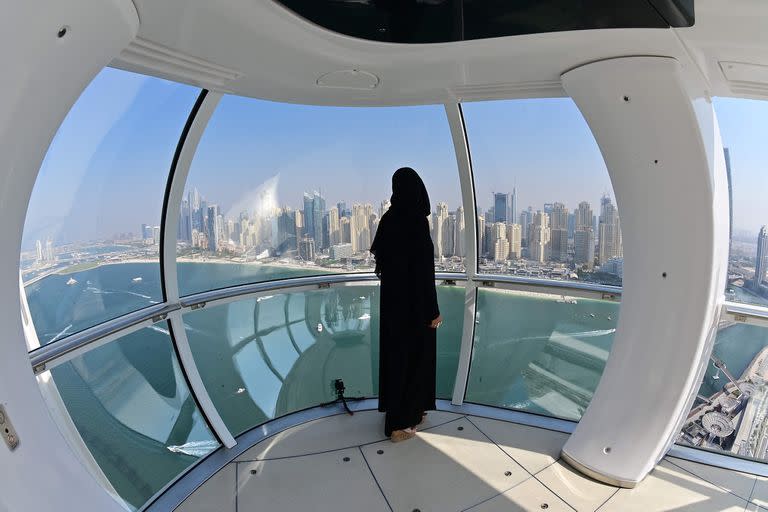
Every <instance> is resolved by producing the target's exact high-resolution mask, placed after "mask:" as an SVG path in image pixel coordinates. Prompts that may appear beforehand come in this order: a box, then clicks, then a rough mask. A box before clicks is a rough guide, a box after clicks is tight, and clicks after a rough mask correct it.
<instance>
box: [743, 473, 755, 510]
mask: <svg viewBox="0 0 768 512" xmlns="http://www.w3.org/2000/svg"><path fill="white" fill-rule="evenodd" d="M755 487H757V475H755V481H754V482H752V490H751V491H749V499H748V500H747V506H749V504H750V503H752V498H753V497H754V495H755ZM744 510H746V509H744Z"/></svg>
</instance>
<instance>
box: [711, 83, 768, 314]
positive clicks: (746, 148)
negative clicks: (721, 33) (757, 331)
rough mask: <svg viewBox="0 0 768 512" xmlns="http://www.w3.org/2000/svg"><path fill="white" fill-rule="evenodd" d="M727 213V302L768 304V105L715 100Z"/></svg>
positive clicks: (735, 99)
mask: <svg viewBox="0 0 768 512" xmlns="http://www.w3.org/2000/svg"><path fill="white" fill-rule="evenodd" d="M714 105H715V112H716V113H717V120H718V124H719V125H720V134H721V136H722V139H723V151H724V153H725V166H726V170H727V173H728V192H729V194H730V199H731V201H730V204H731V209H730V211H729V212H728V214H729V217H730V221H731V233H730V235H731V236H730V255H729V261H728V263H729V264H728V283H727V285H726V291H725V298H726V300H731V301H736V302H747V303H751V304H758V305H761V306H768V227H766V226H767V225H768V202H766V200H765V191H766V190H768V175H766V173H765V163H766V162H768V147H766V145H765V137H763V135H764V134H765V133H766V132H768V101H763V100H747V99H741V98H716V99H715V101H714Z"/></svg>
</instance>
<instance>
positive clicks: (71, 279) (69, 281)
mask: <svg viewBox="0 0 768 512" xmlns="http://www.w3.org/2000/svg"><path fill="white" fill-rule="evenodd" d="M67 284H68V285H70V286H71V285H73V284H77V279H75V278H74V277H70V278H69V279H68V280H67Z"/></svg>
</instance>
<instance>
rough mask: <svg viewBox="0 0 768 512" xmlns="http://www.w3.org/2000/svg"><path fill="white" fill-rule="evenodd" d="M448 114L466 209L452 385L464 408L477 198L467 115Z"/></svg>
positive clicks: (450, 107)
mask: <svg viewBox="0 0 768 512" xmlns="http://www.w3.org/2000/svg"><path fill="white" fill-rule="evenodd" d="M445 114H446V116H447V117H448V124H449V125H450V128H451V137H452V139H453V149H454V151H455V152H456V165H457V167H458V169H459V184H460V186H461V203H462V207H463V208H464V241H465V243H464V246H465V247H466V251H467V252H466V256H465V260H464V261H465V265H466V269H465V270H466V273H467V284H466V286H465V289H464V323H463V326H464V327H463V329H462V333H461V346H460V348H459V364H458V366H457V368H456V381H455V382H454V384H453V396H452V400H451V403H452V404H454V405H461V404H462V403H464V395H465V393H466V390H467V379H468V377H469V365H470V362H471V361H470V359H471V358H472V343H473V342H474V336H475V303H476V298H477V283H476V282H475V276H476V275H477V261H478V255H477V253H478V236H477V204H476V199H475V182H474V176H473V175H472V159H471V157H470V153H469V142H468V141H467V130H466V126H465V125H464V114H463V113H462V111H461V105H459V104H457V103H451V104H446V105H445Z"/></svg>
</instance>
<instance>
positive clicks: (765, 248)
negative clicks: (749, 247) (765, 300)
mask: <svg viewBox="0 0 768 512" xmlns="http://www.w3.org/2000/svg"><path fill="white" fill-rule="evenodd" d="M766 270H768V231H766V227H765V226H763V227H761V228H760V233H759V234H758V235H757V254H756V255H755V277H754V279H753V280H752V288H754V289H755V290H759V289H760V284H761V283H762V282H763V281H764V280H765V271H766Z"/></svg>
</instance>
